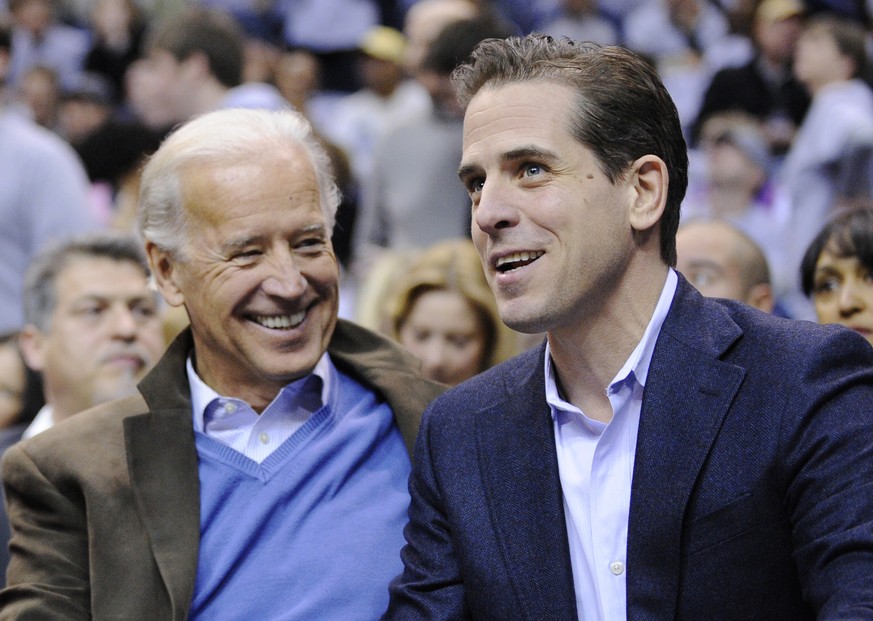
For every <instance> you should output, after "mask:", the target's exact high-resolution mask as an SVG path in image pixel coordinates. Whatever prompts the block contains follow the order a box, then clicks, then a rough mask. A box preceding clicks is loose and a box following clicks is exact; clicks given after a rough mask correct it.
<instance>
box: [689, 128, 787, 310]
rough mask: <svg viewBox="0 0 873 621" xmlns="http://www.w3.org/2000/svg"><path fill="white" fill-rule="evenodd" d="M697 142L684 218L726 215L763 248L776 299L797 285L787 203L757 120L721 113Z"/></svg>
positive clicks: (722, 217)
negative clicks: (791, 260)
mask: <svg viewBox="0 0 873 621" xmlns="http://www.w3.org/2000/svg"><path fill="white" fill-rule="evenodd" d="M699 143H700V147H699V148H698V149H692V150H690V151H689V161H690V166H689V181H688V191H687V192H686V195H685V200H684V201H683V203H682V218H683V219H684V220H687V219H691V218H699V217H705V218H712V217H715V218H719V219H724V220H726V221H728V222H730V223H731V224H733V225H734V226H736V227H738V228H739V229H740V230H742V231H743V232H744V233H745V234H746V235H748V236H749V237H751V238H752V239H753V240H754V241H755V243H757V244H758V245H759V246H760V247H761V248H763V249H764V251H765V253H766V256H767V260H768V262H769V264H770V266H771V271H772V275H773V288H774V290H775V295H776V297H777V299H778V298H781V297H782V296H786V295H789V294H790V292H791V291H795V290H796V287H797V286H796V282H797V276H796V275H797V271H796V269H794V268H793V266H789V265H788V252H789V246H788V243H789V240H787V229H788V226H789V223H790V219H791V205H790V201H789V198H788V195H787V193H786V191H785V189H784V188H783V187H782V186H781V185H780V184H779V183H778V182H777V180H776V179H775V178H774V177H773V175H772V169H773V168H772V167H773V164H772V158H771V157H770V152H769V150H768V147H767V142H766V139H765V137H764V133H763V131H762V130H761V126H760V124H759V123H758V122H757V121H756V120H755V119H754V118H752V117H750V116H748V115H746V114H745V113H740V112H720V113H717V114H714V115H712V116H711V117H710V118H709V119H708V120H707V121H706V123H704V125H703V129H702V130H701V136H700V141H699Z"/></svg>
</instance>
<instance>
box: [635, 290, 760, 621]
mask: <svg viewBox="0 0 873 621" xmlns="http://www.w3.org/2000/svg"><path fill="white" fill-rule="evenodd" d="M740 335H741V332H740V329H739V327H737V326H736V325H735V324H734V322H733V321H732V320H731V319H730V317H729V316H728V315H727V314H726V313H724V311H723V310H722V309H721V307H720V306H718V305H716V304H714V303H712V302H708V301H705V300H704V299H703V298H701V296H700V295H699V294H697V293H696V292H695V291H693V290H691V288H690V286H689V285H688V284H687V283H686V282H684V280H683V279H681V278H680V284H679V289H677V294H676V299H675V301H674V303H673V307H672V308H671V310H670V313H669V314H668V316H667V319H666V320H665V322H664V326H663V327H662V329H661V334H660V336H659V338H658V342H657V345H656V347H655V352H654V356H653V358H652V364H651V366H650V369H649V375H648V379H647V381H646V388H645V392H644V396H643V408H642V412H641V415H640V427H639V435H638V440H637V452H636V459H635V465H634V474H633V484H632V488H631V506H630V519H629V526H628V557H627V558H628V577H627V600H628V601H627V605H628V619H652V618H664V619H666V618H673V617H674V616H675V612H676V604H677V601H678V596H679V592H678V589H679V567H680V561H681V559H680V550H681V537H682V529H683V515H684V513H685V508H686V506H687V504H688V500H689V498H690V496H691V491H692V488H693V487H694V485H695V482H696V480H697V478H698V475H699V474H700V471H701V468H702V467H703V464H704V462H705V460H706V457H707V455H708V454H709V451H710V449H711V447H712V444H713V442H714V441H715V438H716V436H717V434H718V431H719V429H720V427H721V424H722V422H723V420H724V417H725V415H726V414H727V411H728V408H729V407H730V404H731V402H732V400H733V398H734V396H735V394H736V392H737V390H738V389H739V387H740V384H741V383H742V381H743V377H744V375H745V371H744V370H743V369H742V368H740V367H737V366H734V365H731V364H728V363H725V362H723V361H721V360H719V357H720V356H721V355H722V354H723V353H724V351H725V350H726V349H727V348H728V347H729V346H730V345H731V344H732V343H733V342H734V341H735V340H736V339H737V338H739V336H740Z"/></svg>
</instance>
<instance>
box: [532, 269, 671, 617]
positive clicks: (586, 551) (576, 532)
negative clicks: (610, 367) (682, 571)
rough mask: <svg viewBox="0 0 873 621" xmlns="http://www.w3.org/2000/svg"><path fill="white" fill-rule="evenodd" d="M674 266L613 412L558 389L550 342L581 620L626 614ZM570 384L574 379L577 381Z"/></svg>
mask: <svg viewBox="0 0 873 621" xmlns="http://www.w3.org/2000/svg"><path fill="white" fill-rule="evenodd" d="M677 282H678V278H677V277H676V274H675V272H673V270H669V272H668V275H667V280H666V282H665V284H664V288H663V290H662V291H661V297H660V298H659V300H658V304H657V306H656V307H655V311H654V313H653V315H652V318H651V320H650V321H649V325H648V326H647V327H646V330H645V332H644V333H643V337H642V339H641V340H640V342H639V343H638V344H637V346H636V348H635V349H634V351H633V353H631V355H630V357H629V358H628V359H627V361H626V362H625V363H624V366H623V367H622V368H621V370H620V371H619V372H618V374H616V376H615V378H614V379H613V380H612V382H610V384H609V386H608V387H607V389H606V393H607V395H608V397H609V402H610V404H611V405H612V412H613V417H612V420H611V421H610V422H609V423H602V422H599V421H596V420H593V419H591V418H589V417H587V416H586V415H585V414H584V413H583V412H582V411H581V410H580V409H579V408H577V407H576V406H574V405H572V404H570V403H568V402H567V401H565V400H564V399H563V398H562V397H561V396H560V395H559V393H558V388H557V383H556V381H555V372H554V369H553V368H552V361H551V355H550V350H549V347H548V345H546V358H545V373H546V401H547V402H548V404H549V406H550V407H551V410H552V416H553V419H554V424H555V445H556V449H557V454H558V471H559V474H560V477H561V489H562V490H563V496H564V515H565V518H566V522H567V535H568V539H569V542H570V563H571V565H572V569H573V583H574V586H575V591H576V608H577V612H578V615H579V619H580V620H582V619H584V620H585V621H622V620H624V619H627V588H626V584H627V582H626V577H627V572H628V571H629V570H630V571H632V570H633V568H628V567H627V530H628V515H629V513H630V496H631V480H632V478H633V470H634V457H635V455H636V444H637V431H638V430H639V422H640V411H641V408H642V399H643V388H644V387H645V385H646V376H647V375H648V372H649V364H650V363H651V360H652V353H653V351H654V349H655V342H656V341H657V339H658V334H659V332H660V330H661V325H662V324H663V323H664V319H665V317H666V316H667V311H668V310H669V308H670V304H671V303H672V301H673V295H674V294H675V292H676V285H677ZM565 381H572V378H569V379H566V378H565Z"/></svg>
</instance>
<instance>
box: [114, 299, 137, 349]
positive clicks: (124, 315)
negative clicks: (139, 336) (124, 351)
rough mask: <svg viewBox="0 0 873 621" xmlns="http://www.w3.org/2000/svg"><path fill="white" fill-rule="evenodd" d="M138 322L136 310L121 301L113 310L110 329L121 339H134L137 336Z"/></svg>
mask: <svg viewBox="0 0 873 621" xmlns="http://www.w3.org/2000/svg"><path fill="white" fill-rule="evenodd" d="M137 328H138V323H137V320H136V317H135V316H134V311H133V309H131V308H130V307H128V306H127V305H126V304H122V303H119V304H118V305H117V306H116V308H115V309H113V311H112V315H111V318H110V330H111V332H112V334H113V335H114V336H115V337H117V338H120V339H124V340H128V341H132V340H134V339H135V338H136V331H137Z"/></svg>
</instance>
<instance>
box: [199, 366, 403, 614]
mask: <svg viewBox="0 0 873 621" xmlns="http://www.w3.org/2000/svg"><path fill="white" fill-rule="evenodd" d="M338 378H339V382H338V385H337V386H336V389H335V390H333V391H332V393H333V394H332V395H331V396H330V398H329V400H328V403H327V405H325V406H324V407H322V408H321V409H320V410H319V411H317V412H316V413H315V414H314V415H313V416H312V417H311V418H310V419H309V420H308V421H307V422H306V424H305V425H304V426H303V427H301V428H300V429H299V430H298V431H297V432H296V433H294V435H292V436H291V437H290V438H289V439H288V440H287V441H285V443H284V444H282V445H281V446H280V447H279V448H278V449H276V451H275V452H274V453H273V454H271V455H270V456H269V457H267V459H265V460H264V461H263V462H262V463H261V464H258V463H256V462H254V461H252V460H250V459H249V458H247V457H245V456H244V455H242V454H241V453H238V452H236V451H234V450H233V449H231V448H230V447H228V446H226V445H224V444H221V443H220V442H217V441H215V440H213V439H211V438H209V437H207V436H206V435H203V434H200V433H198V434H197V435H196V445H197V453H198V456H199V461H200V502H201V507H200V516H201V517H200V555H199V564H198V569H197V580H196V584H195V592H194V600H193V603H192V609H191V619H193V620H197V619H210V620H214V619H222V620H223V621H233V620H240V621H242V620H246V621H250V620H251V619H270V620H271V621H280V620H284V619H289V620H290V619H307V620H308V619H325V620H330V619H337V620H340V619H342V620H343V621H347V620H352V619H367V620H372V619H376V618H378V617H379V616H380V615H381V613H382V612H383V611H384V610H385V608H386V607H387V604H388V583H389V582H390V581H391V579H392V578H393V577H394V576H395V575H397V574H398V573H400V570H401V568H402V565H401V562H400V548H401V547H402V545H403V533H402V531H403V526H404V524H405V522H406V511H407V507H408V505H409V494H408V492H407V487H406V485H407V477H408V475H409V469H410V465H409V458H408V456H407V454H406V450H405V447H404V444H403V439H402V437H401V435H400V432H399V431H398V429H397V427H396V425H395V424H394V418H393V415H392V412H391V409H390V407H389V406H388V405H387V404H386V403H384V402H382V401H379V400H377V398H376V396H375V395H374V394H373V393H372V392H371V391H370V390H369V389H367V388H365V387H364V386H362V385H361V384H359V383H358V382H357V381H355V380H354V379H352V378H351V377H349V376H347V375H345V374H343V373H338Z"/></svg>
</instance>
